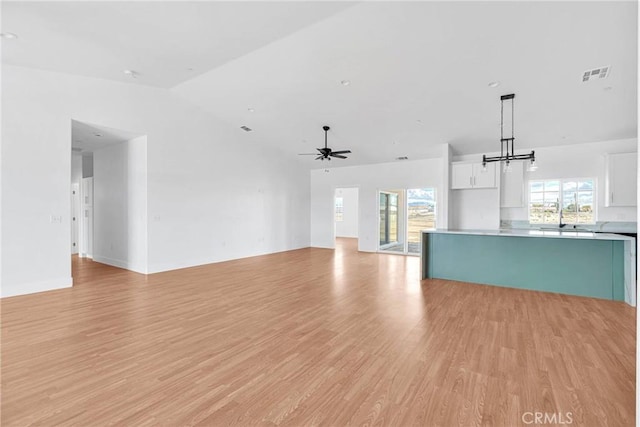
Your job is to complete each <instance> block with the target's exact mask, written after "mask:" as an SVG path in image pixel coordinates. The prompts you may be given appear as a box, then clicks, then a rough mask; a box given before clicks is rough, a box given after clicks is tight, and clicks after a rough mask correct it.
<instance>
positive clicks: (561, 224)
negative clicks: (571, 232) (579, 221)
mask: <svg viewBox="0 0 640 427" xmlns="http://www.w3.org/2000/svg"><path fill="white" fill-rule="evenodd" d="M565 225H567V224H563V223H562V208H560V223H559V224H558V228H562V227H564V226H565ZM574 228H575V227H574Z"/></svg>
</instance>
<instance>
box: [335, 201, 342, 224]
mask: <svg viewBox="0 0 640 427" xmlns="http://www.w3.org/2000/svg"><path fill="white" fill-rule="evenodd" d="M342 213H343V201H342V197H336V205H335V217H336V221H342V220H343V219H344V218H343V215H342Z"/></svg>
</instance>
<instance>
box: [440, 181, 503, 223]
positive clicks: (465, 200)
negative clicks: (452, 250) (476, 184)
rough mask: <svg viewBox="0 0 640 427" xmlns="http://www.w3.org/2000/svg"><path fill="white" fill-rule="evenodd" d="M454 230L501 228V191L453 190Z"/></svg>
mask: <svg viewBox="0 0 640 427" xmlns="http://www.w3.org/2000/svg"><path fill="white" fill-rule="evenodd" d="M449 197H450V198H451V205H450V209H451V212H452V223H451V228H452V229H460V230H496V229H498V228H500V189H499V188H495V189H494V188H479V189H471V190H451V193H450V195H449Z"/></svg>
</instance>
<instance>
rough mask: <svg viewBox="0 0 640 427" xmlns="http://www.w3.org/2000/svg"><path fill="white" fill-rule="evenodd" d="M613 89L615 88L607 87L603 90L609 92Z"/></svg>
mask: <svg viewBox="0 0 640 427" xmlns="http://www.w3.org/2000/svg"><path fill="white" fill-rule="evenodd" d="M611 89H613V86H607V87H605V88H604V89H603V90H606V91H609V90H611Z"/></svg>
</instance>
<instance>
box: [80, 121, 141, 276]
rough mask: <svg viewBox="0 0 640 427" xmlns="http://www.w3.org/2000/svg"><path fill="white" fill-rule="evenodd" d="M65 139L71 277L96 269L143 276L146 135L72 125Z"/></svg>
mask: <svg viewBox="0 0 640 427" xmlns="http://www.w3.org/2000/svg"><path fill="white" fill-rule="evenodd" d="M71 136H72V145H71V148H72V156H73V157H72V173H71V177H72V182H71V183H72V189H73V188H75V187H76V186H77V187H78V188H79V191H80V198H79V199H80V200H79V203H78V206H76V207H73V206H72V210H73V212H74V213H76V217H79V227H78V230H79V236H77V241H78V249H79V251H78V254H77V255H72V260H71V261H72V262H71V265H72V276H74V277H75V275H76V273H77V272H78V271H79V270H81V269H85V270H86V269H93V268H94V267H96V266H97V265H98V263H100V264H107V265H111V266H113V267H119V268H124V269H127V270H132V271H136V272H139V273H146V272H147V137H146V135H140V134H137V133H134V132H130V131H125V130H120V129H114V128H108V127H105V126H100V125H95V124H90V123H84V122H79V121H76V120H72V122H71ZM72 239H73V235H72ZM96 271H107V270H103V269H97V270H96Z"/></svg>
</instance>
